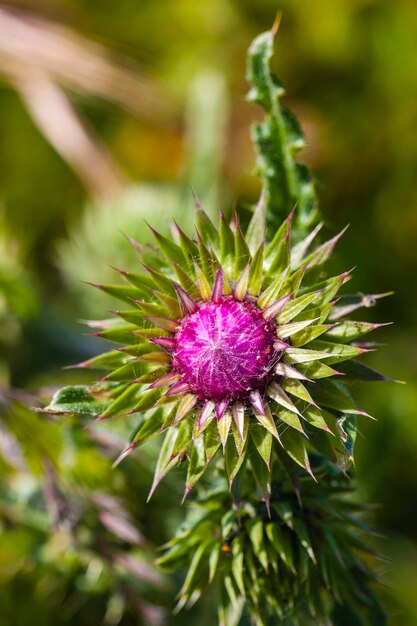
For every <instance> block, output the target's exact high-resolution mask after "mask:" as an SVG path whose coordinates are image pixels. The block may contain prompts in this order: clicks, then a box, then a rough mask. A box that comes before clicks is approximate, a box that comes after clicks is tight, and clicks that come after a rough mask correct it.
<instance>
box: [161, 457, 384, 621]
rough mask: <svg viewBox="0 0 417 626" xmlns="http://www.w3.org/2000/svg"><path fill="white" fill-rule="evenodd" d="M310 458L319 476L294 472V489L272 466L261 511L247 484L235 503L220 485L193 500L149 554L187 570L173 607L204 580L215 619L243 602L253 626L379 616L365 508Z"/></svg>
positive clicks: (336, 474)
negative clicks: (213, 594) (161, 547)
mask: <svg viewBox="0 0 417 626" xmlns="http://www.w3.org/2000/svg"><path fill="white" fill-rule="evenodd" d="M312 466H313V468H314V472H315V474H316V475H317V477H318V478H319V484H318V485H315V484H314V483H312V481H311V480H309V478H308V476H307V475H306V474H304V476H302V475H301V472H298V480H297V482H298V485H299V488H298V493H297V494H296V493H295V492H294V488H293V484H292V483H291V481H290V480H289V478H288V477H285V475H284V476H282V475H281V479H280V481H279V482H274V484H273V489H272V496H271V502H270V509H269V510H267V509H266V507H265V505H262V503H260V502H259V501H258V500H257V497H256V495H255V496H254V491H253V490H251V489H248V488H246V489H244V493H243V494H241V496H240V498H239V503H238V504H237V505H236V504H235V506H232V503H231V497H230V494H229V493H228V492H227V489H224V490H223V491H219V490H217V491H216V492H215V493H214V494H213V493H211V494H210V493H209V494H208V495H205V496H203V495H202V496H200V498H199V499H198V500H197V501H196V502H194V503H193V507H192V508H191V509H190V510H189V513H188V517H187V519H186V521H185V523H184V524H183V525H182V527H181V529H180V531H179V532H178V533H177V536H176V537H175V538H174V539H172V540H171V541H170V542H169V543H168V544H167V545H166V546H165V548H166V549H167V550H166V552H165V554H164V555H163V556H162V557H161V558H160V559H159V561H158V562H159V564H160V565H161V566H162V567H163V568H165V569H167V570H178V569H186V570H188V571H187V574H186V577H185V581H184V584H183V586H182V588H181V590H180V592H179V594H178V598H179V601H178V605H177V610H179V609H181V608H182V607H190V606H192V605H193V604H194V603H195V602H196V601H197V600H198V599H199V598H200V597H201V596H202V595H203V596H204V595H205V594H207V589H208V587H209V585H210V584H213V585H216V586H217V588H218V591H219V605H220V606H219V623H220V624H240V623H241V621H240V619H241V616H242V614H244V613H245V612H247V610H248V609H249V613H250V615H251V616H252V622H251V623H253V624H256V626H267V625H268V624H278V623H279V624H283V625H284V626H301V625H302V626H313V625H314V626H323V625H324V624H326V625H329V624H349V626H359V625H361V624H370V623H371V622H372V624H376V625H378V626H384V625H385V624H386V621H385V618H384V615H383V611H382V609H381V607H380V604H379V601H378V598H377V596H376V595H375V591H374V583H376V582H377V581H378V577H377V575H376V574H375V573H374V572H373V571H372V570H371V569H370V564H371V563H372V562H374V561H375V557H378V555H377V554H376V553H375V552H374V551H373V550H372V548H371V547H369V545H368V541H369V539H370V537H371V536H372V534H373V533H372V531H371V529H370V527H369V526H368V525H367V524H366V523H365V521H364V519H363V516H364V514H366V513H368V511H367V507H366V506H364V505H362V504H360V503H358V502H356V501H355V499H354V497H352V491H353V490H354V487H353V486H352V483H351V482H350V479H349V478H348V477H347V476H345V475H343V474H342V473H341V472H340V471H339V470H337V468H334V467H333V468H332V467H331V465H330V464H329V463H328V462H326V461H325V459H323V457H320V456H319V455H313V456H312ZM248 483H249V485H250V479H249V480H248ZM246 487H248V484H246ZM368 514H369V513H368ZM248 623H249V622H248Z"/></svg>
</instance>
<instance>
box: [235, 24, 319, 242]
mask: <svg viewBox="0 0 417 626" xmlns="http://www.w3.org/2000/svg"><path fill="white" fill-rule="evenodd" d="M275 32H276V31H275V28H274V29H273V30H270V31H267V32H266V33H263V34H262V35H259V36H258V37H257V38H256V39H255V40H254V42H253V43H252V45H251V47H250V48H249V55H248V72H247V77H248V81H249V83H250V84H251V89H250V92H249V95H248V98H249V100H250V101H252V102H255V103H256V104H259V105H260V106H261V107H262V108H263V109H264V111H265V118H264V120H263V121H262V122H261V123H260V124H257V125H256V126H254V128H253V140H254V142H255V144H256V147H257V151H258V173H259V176H260V177H261V180H262V182H263V185H264V193H265V210H266V219H267V222H268V224H270V225H271V227H272V228H276V226H277V225H279V224H280V222H281V221H282V220H283V219H284V218H285V217H286V216H287V215H288V213H289V212H290V211H291V210H292V209H293V208H294V207H295V206H297V209H298V210H297V214H296V227H297V228H296V231H297V233H298V234H299V235H302V234H305V233H306V232H307V231H308V229H309V227H310V226H311V225H312V224H314V222H315V221H316V218H317V206H316V203H317V202H316V195H315V190H314V184H313V182H312V179H311V175H310V173H309V171H308V169H307V167H306V166H305V165H301V164H300V163H298V162H297V161H296V157H297V154H298V153H299V152H300V150H302V149H303V148H304V147H305V142H304V136H303V133H302V131H301V128H300V126H299V124H298V121H297V120H296V118H295V117H294V116H293V114H292V113H291V112H290V111H289V110H288V109H287V108H285V107H284V106H282V104H281V101H280V100H281V98H282V97H283V95H284V94H285V91H284V87H283V85H282V83H281V81H280V80H279V79H278V78H277V77H276V76H275V74H273V73H272V71H271V67H270V64H271V59H272V56H273V45H274V36H275Z"/></svg>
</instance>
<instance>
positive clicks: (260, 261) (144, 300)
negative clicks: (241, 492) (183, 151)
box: [46, 197, 383, 495]
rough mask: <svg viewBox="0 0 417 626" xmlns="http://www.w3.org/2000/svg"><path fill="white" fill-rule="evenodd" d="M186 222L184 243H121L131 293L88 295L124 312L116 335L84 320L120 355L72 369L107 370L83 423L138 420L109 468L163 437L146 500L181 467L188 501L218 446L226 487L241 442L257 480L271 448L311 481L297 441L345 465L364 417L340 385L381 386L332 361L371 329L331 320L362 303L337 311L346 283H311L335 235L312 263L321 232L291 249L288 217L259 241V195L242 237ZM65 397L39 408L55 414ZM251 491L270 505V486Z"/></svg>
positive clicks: (238, 461) (91, 394)
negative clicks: (192, 228) (108, 298)
mask: <svg viewBox="0 0 417 626" xmlns="http://www.w3.org/2000/svg"><path fill="white" fill-rule="evenodd" d="M196 215H197V236H196V239H195V240H193V239H190V238H189V237H188V236H187V235H186V234H185V233H184V232H183V231H182V230H181V229H180V228H179V227H178V226H177V225H175V235H176V239H177V241H176V242H175V241H174V240H171V239H169V238H167V237H165V236H163V235H161V234H160V233H158V232H156V231H154V230H152V232H153V234H154V236H155V240H156V244H157V245H156V247H154V246H147V247H144V246H140V245H139V244H137V243H136V242H133V241H131V243H132V245H133V246H134V247H135V248H136V249H137V250H138V251H139V253H140V256H141V260H142V263H143V265H144V267H145V269H146V272H147V274H134V273H130V272H125V271H122V270H118V271H119V272H120V274H121V275H122V276H123V277H124V278H125V279H126V281H127V282H128V283H129V285H127V286H122V285H117V286H105V285H96V286H97V287H99V288H100V289H102V290H104V291H106V292H108V293H111V294H113V295H114V296H116V297H118V298H120V299H122V300H125V301H127V302H128V303H129V304H132V303H133V304H134V308H133V309H132V308H131V309H129V310H123V311H120V310H118V311H114V312H113V313H114V314H115V315H116V316H117V317H118V318H120V319H121V320H123V321H124V322H125V325H123V326H121V325H120V323H119V322H118V321H117V320H104V321H103V322H96V323H94V325H95V326H96V327H98V328H99V332H98V333H96V334H97V335H98V336H100V337H103V338H106V339H108V340H110V341H114V342H116V343H122V344H126V345H125V347H123V348H118V349H116V350H114V351H111V352H109V353H107V354H103V355H100V356H98V357H95V358H93V359H90V360H89V361H86V362H83V363H80V364H79V365H78V367H89V368H102V369H105V370H106V369H107V370H110V373H108V374H107V375H106V376H105V377H104V378H103V379H101V381H100V382H99V383H98V385H96V386H95V387H94V388H93V389H89V390H88V391H87V392H85V391H83V393H84V394H85V393H86V395H87V398H89V399H90V400H91V403H90V405H89V407H88V410H87V411H85V410H81V412H84V413H86V412H88V413H89V414H90V415H91V414H93V415H95V416H96V420H97V421H101V420H104V419H105V418H109V417H112V416H115V415H120V414H138V415H140V420H141V421H140V425H139V427H138V428H137V429H136V432H135V434H134V436H133V438H132V441H131V442H130V443H129V445H128V446H127V447H126V449H125V450H124V451H123V452H122V454H121V455H120V457H119V459H118V460H119V461H120V460H122V459H123V458H124V457H125V456H126V455H127V454H129V453H130V452H131V451H132V450H133V449H134V448H135V447H136V446H138V445H139V444H140V443H142V442H144V441H146V440H147V439H149V438H150V437H151V436H153V435H156V434H158V433H160V432H163V431H166V435H165V440H164V443H163V445H162V447H161V453H160V457H159V460H158V463H157V468H156V473H155V479H154V484H153V487H152V492H153V490H154V489H155V488H156V486H157V485H158V483H159V481H160V480H161V478H162V477H163V476H164V475H165V474H166V473H167V471H168V470H170V469H171V468H172V467H173V466H174V465H176V464H177V463H178V462H180V461H181V460H184V459H186V458H188V460H189V466H188V475H187V480H186V494H187V493H188V492H189V491H190V489H191V488H192V487H193V486H194V484H195V483H196V482H197V481H198V480H199V478H200V477H201V476H202V474H203V473H204V471H205V469H206V467H207V465H208V463H209V462H210V460H211V459H212V458H213V456H214V455H215V453H216V452H217V450H218V449H219V448H220V447H221V446H222V447H223V450H224V453H225V459H226V470H227V474H228V478H229V483H230V485H231V484H232V482H233V480H234V478H235V476H236V474H237V472H238V471H239V469H240V467H241V466H242V463H243V462H244V460H245V457H246V452H247V450H248V446H249V444H250V445H251V446H253V447H254V449H255V450H256V451H257V453H258V454H259V455H260V457H261V458H262V460H263V462H264V463H265V466H266V468H267V470H268V471H269V468H270V462H271V456H272V451H273V448H276V446H275V447H274V446H273V445H272V444H273V440H274V439H275V440H276V441H277V442H278V450H279V449H280V447H281V448H282V450H285V451H286V452H287V453H288V455H289V456H290V457H291V459H292V460H293V461H295V462H296V463H298V464H299V465H301V466H302V467H303V468H305V469H306V470H307V471H308V472H309V473H311V474H312V472H311V468H310V463H309V459H308V454H307V449H306V444H307V443H309V444H310V445H312V446H313V447H315V448H316V449H317V450H319V451H320V452H322V453H324V454H326V455H327V456H328V457H330V458H331V459H332V460H333V461H335V462H336V461H339V462H343V454H345V456H346V457H347V458H349V457H351V456H352V449H353V439H354V432H355V425H354V419H355V416H356V414H365V413H364V411H362V410H361V409H360V408H359V407H358V406H357V405H356V404H355V402H354V401H353V400H352V398H351V396H350V394H349V392H348V390H347V388H346V387H345V386H344V385H343V384H342V383H341V379H343V380H345V379H346V380H349V379H350V380H351V379H374V380H378V379H381V378H383V377H381V376H380V375H379V374H377V373H375V372H373V371H372V370H370V369H369V368H366V367H365V366H363V365H360V364H359V363H357V362H356V361H355V360H353V361H350V362H349V364H348V365H346V363H343V362H345V361H347V360H349V359H350V360H351V359H355V357H358V356H360V355H361V354H363V353H364V352H366V351H367V348H366V347H364V346H363V345H362V344H357V343H355V341H356V340H358V339H359V338H360V337H362V335H364V334H365V333H367V332H369V331H371V330H374V329H375V328H377V327H378V326H379V325H378V324H369V323H365V322H356V321H355V322H352V321H343V322H340V321H338V320H339V319H340V318H342V317H343V316H344V315H345V314H346V313H348V312H350V311H353V310H355V309H357V308H359V307H361V306H366V305H368V304H369V297H361V296H349V297H347V299H346V300H344V299H343V297H342V298H341V299H339V300H335V298H336V294H337V293H338V291H339V289H340V287H341V286H342V285H343V284H344V283H345V282H346V281H347V280H349V278H350V272H345V273H343V274H341V275H339V276H335V277H332V278H327V279H323V277H322V276H323V274H322V268H321V266H322V265H323V263H324V262H325V261H326V260H327V259H328V258H329V257H330V255H331V253H332V251H333V248H334V246H335V244H336V242H337V241H338V239H339V237H340V236H341V234H342V233H339V234H338V235H336V236H335V237H333V238H332V239H330V240H329V241H327V242H325V243H323V244H322V245H319V246H317V247H315V248H314V249H313V250H312V251H311V252H310V248H311V247H312V246H313V242H314V239H315V236H316V235H317V233H318V231H319V229H320V226H319V227H316V229H315V230H314V231H313V232H312V233H311V234H310V235H309V236H307V237H306V238H305V239H303V240H301V241H299V242H298V243H297V244H296V245H294V246H292V245H291V237H290V232H291V221H292V217H293V213H291V215H290V216H289V217H288V218H287V219H286V220H285V221H284V223H283V224H282V225H281V227H280V228H279V229H278V230H277V232H276V233H275V234H274V236H273V237H272V240H271V241H270V243H268V244H266V243H265V217H264V207H263V199H262V197H261V200H260V202H259V205H258V207H257V208H256V210H255V212H254V215H253V218H252V220H251V222H250V224H249V227H248V229H247V232H246V236H244V235H243V233H242V230H241V226H240V224H239V221H238V219H237V217H236V216H233V218H232V220H231V223H230V224H229V223H228V222H227V221H226V219H225V218H224V216H223V214H221V215H220V224H219V228H218V229H217V228H215V226H214V225H213V223H212V222H211V220H210V219H209V217H208V216H207V214H206V213H205V212H204V211H203V210H202V209H201V207H200V205H199V203H198V201H197V200H196ZM342 232H343V231H342ZM367 298H368V300H367ZM335 367H337V369H336V368H335ZM62 393H64V395H65V390H63V391H61V392H60V394H61V396H59V397H55V398H54V399H53V401H52V403H51V405H50V407H48V408H47V409H46V410H47V411H49V412H53V411H54V410H55V411H60V412H63V411H65V406H66V403H65V401H63V398H62ZM87 398H84V400H86V399H87ZM74 403H75V399H73V404H74ZM67 404H68V399H67ZM85 404H86V403H85V402H84V406H85ZM67 411H68V412H74V410H73V408H72V409H71V408H70V406H69V405H68V406H67ZM76 412H78V413H79V412H80V410H78V411H76ZM333 431H334V432H335V433H337V434H338V435H339V438H340V440H341V441H338V439H337V437H336V436H334V432H333ZM229 435H230V436H229ZM277 454H278V452H277ZM280 454H281V452H280ZM340 454H342V457H341V456H340ZM252 463H253V462H252ZM260 483H261V485H262V483H264V485H263V487H262V488H263V491H264V495H267V492H268V490H269V486H268V481H263V480H260ZM152 492H151V493H152Z"/></svg>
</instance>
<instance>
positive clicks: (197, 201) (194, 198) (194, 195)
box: [191, 188, 202, 211]
mask: <svg viewBox="0 0 417 626" xmlns="http://www.w3.org/2000/svg"><path fill="white" fill-rule="evenodd" d="M191 193H192V195H193V200H194V208H195V210H196V211H201V210H202V208H201V204H200V201H199V199H198V197H197V194H196V192H195V191H194V189H193V188H191Z"/></svg>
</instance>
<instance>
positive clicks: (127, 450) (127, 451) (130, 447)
mask: <svg viewBox="0 0 417 626" xmlns="http://www.w3.org/2000/svg"><path fill="white" fill-rule="evenodd" d="M135 447H136V445H135V444H134V443H131V444H129V445H128V446H127V447H126V448H125V449H124V450H123V451H122V452H121V453H120V454H119V456H118V457H117V459H116V460H115V461H114V463H113V465H112V468H113V469H114V468H115V467H117V466H118V465H119V464H120V463H121V462H122V461H123V460H124V459H125V458H126V457H127V456H128V455H129V454H130V453H131V452H132V450H134V449H135Z"/></svg>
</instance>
